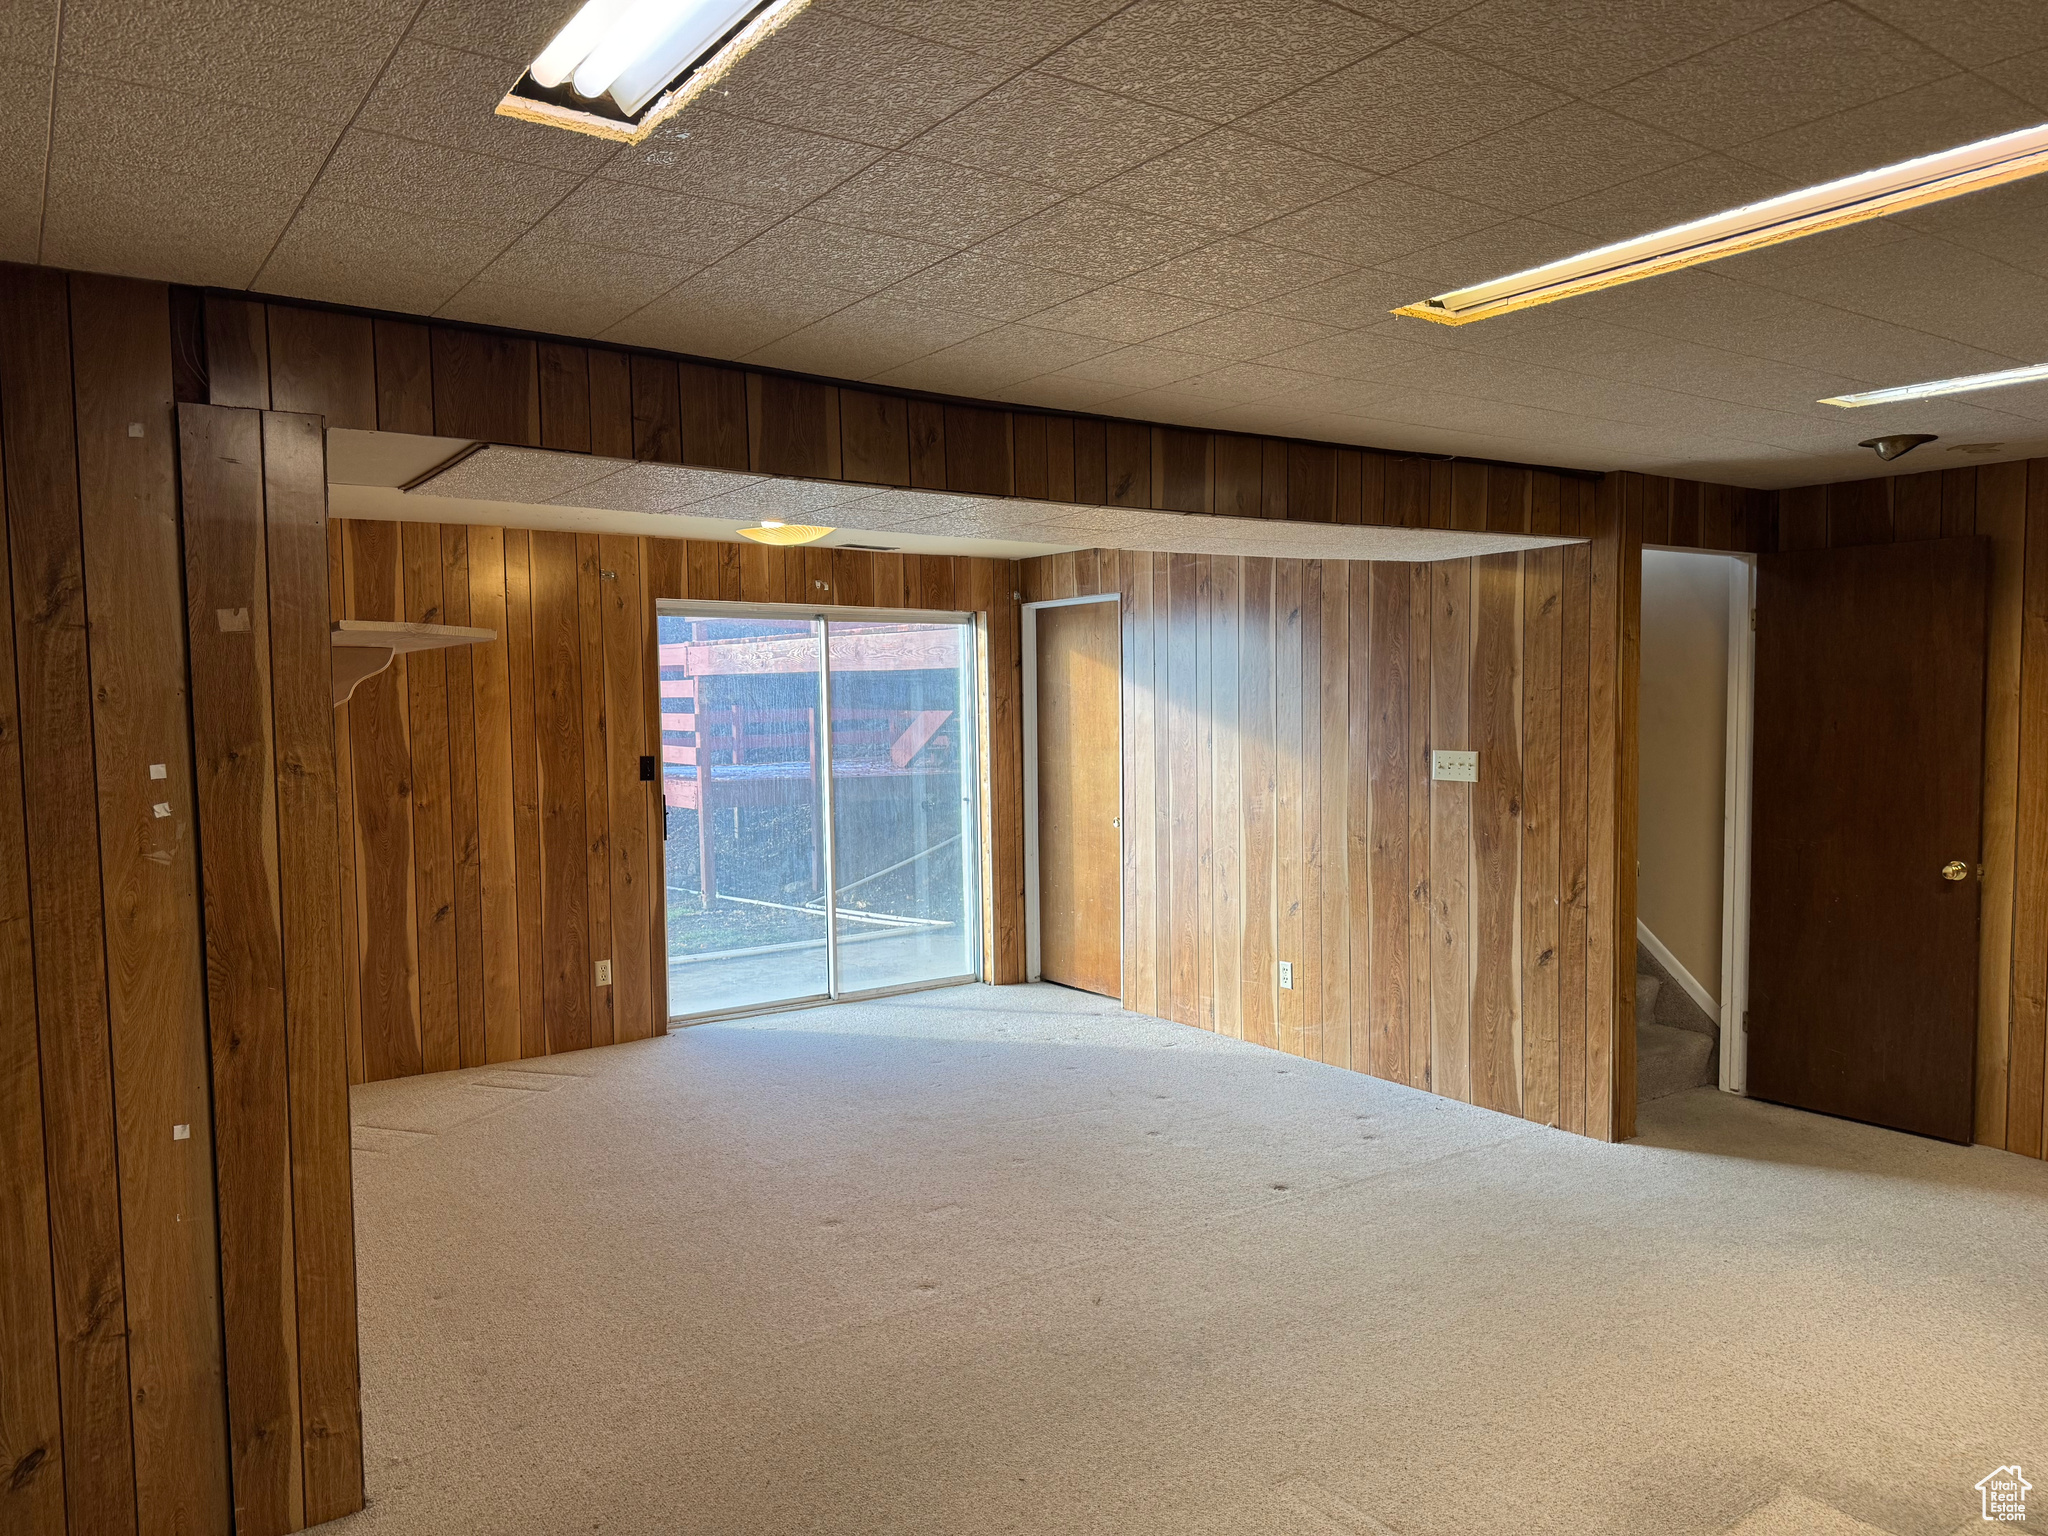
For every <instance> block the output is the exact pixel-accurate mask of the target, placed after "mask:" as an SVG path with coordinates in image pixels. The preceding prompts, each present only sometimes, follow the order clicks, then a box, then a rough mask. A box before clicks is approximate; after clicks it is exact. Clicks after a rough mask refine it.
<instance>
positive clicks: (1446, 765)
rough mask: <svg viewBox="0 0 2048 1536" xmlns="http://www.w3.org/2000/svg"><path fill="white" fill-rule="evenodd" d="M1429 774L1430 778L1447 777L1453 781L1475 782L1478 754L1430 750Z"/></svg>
mask: <svg viewBox="0 0 2048 1536" xmlns="http://www.w3.org/2000/svg"><path fill="white" fill-rule="evenodd" d="M1429 776H1430V777H1431V778H1432V779H1449V780H1451V781H1452V782H1453V783H1460V784H1477V783H1478V782H1479V754H1478V753H1477V752H1432V753H1430V754H1429Z"/></svg>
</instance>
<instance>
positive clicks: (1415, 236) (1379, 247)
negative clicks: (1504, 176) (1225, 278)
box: [1251, 178, 1506, 265]
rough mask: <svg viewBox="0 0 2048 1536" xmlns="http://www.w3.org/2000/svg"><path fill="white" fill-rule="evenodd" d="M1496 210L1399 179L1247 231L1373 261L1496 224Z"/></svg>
mask: <svg viewBox="0 0 2048 1536" xmlns="http://www.w3.org/2000/svg"><path fill="white" fill-rule="evenodd" d="M1505 217H1506V215H1504V214H1502V213H1501V212H1500V211H1499V210H1498V209H1495V208H1488V207H1484V206H1482V205H1481V204H1479V203H1471V202H1466V201H1464V200H1463V199H1460V198H1456V197H1449V196H1446V195H1445V194H1444V193H1442V192H1437V191H1432V190H1431V189H1429V188H1427V187H1417V186H1411V185H1409V184H1408V183H1407V182H1406V181H1405V180H1395V179H1384V178H1383V179H1381V180H1379V181H1373V182H1368V183H1367V184H1366V185H1365V186H1362V187H1354V188H1353V189H1352V190H1350V191H1348V192H1343V193H1340V194H1338V195H1337V196H1335V197H1332V198H1329V199H1327V200H1326V201H1324V202H1320V203H1317V204H1316V205H1315V206H1314V207H1312V208H1303V209H1302V210H1300V211H1299V212H1298V213H1291V214H1289V215H1288V216H1287V217H1286V218H1284V219H1275V220H1274V221H1273V222H1272V223H1270V224H1265V225H1261V226H1260V227H1259V228H1258V229H1255V230H1253V231H1252V232H1251V233H1252V238H1253V239H1254V240H1261V241H1264V242H1266V243H1268V244H1270V245H1283V246H1286V247H1287V248H1288V249H1290V250H1296V251H1309V252H1312V253H1313V254H1315V255H1318V256H1327V257H1329V258H1331V259H1332V260H1334V261H1341V262H1344V263H1346V264H1347V265H1351V264H1357V265H1373V264H1376V263H1378V262H1382V261H1385V260H1387V259H1388V258H1389V257H1392V256H1400V255H1404V254H1406V253H1407V252H1409V251H1415V250H1420V249H1422V247H1424V246H1427V245H1435V244H1437V243H1439V242H1441V241H1444V240H1449V239H1451V238H1453V237H1455V236H1457V235H1463V234H1469V233H1471V232H1472V231H1473V230H1475V229H1484V228H1486V227H1487V226H1488V225H1489V224H1498V223H1500V222H1501V221H1502V220H1503V219H1504V218H1505Z"/></svg>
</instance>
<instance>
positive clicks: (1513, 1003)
mask: <svg viewBox="0 0 2048 1536" xmlns="http://www.w3.org/2000/svg"><path fill="white" fill-rule="evenodd" d="M1499 478H1501V476H1500V475H1499V473H1498V472H1495V479H1496V480H1498V479H1499ZM1521 562H1522V557H1521V556H1520V555H1485V556H1481V557H1480V558H1479V559H1477V560H1474V561H1473V562H1472V571H1473V573H1472V699H1471V726H1470V729H1471V740H1472V745H1473V746H1474V747H1476V748H1477V749H1478V751H1479V764H1480V774H1479V783H1478V785H1477V786H1476V788H1475V790H1474V792H1473V794H1472V911H1473V926H1472V965H1473V987H1472V1042H1471V1049H1472V1054H1471V1074H1472V1102H1473V1103H1475V1104H1484V1105H1485V1106H1486V1107H1487V1108H1489V1109H1498V1110H1502V1111H1505V1112H1507V1113H1510V1114H1519V1113H1520V1112H1521V1109H1522V1071H1521V1026H1522V1015H1521V1006H1520V1004H1521V999H1520V996H1519V993H1520V990H1521V987H1520V983H1521V971H1520V967H1519V965H1518V963H1517V949H1518V945H1517V938H1518V934H1517V924H1518V922H1519V920H1520V917H1521V911H1520V900H1519V895H1518V892H1519V889H1520V886H1521V857H1522V810H1521V807H1522V800H1523V789H1522V753H1521V665H1520V661H1521V642H1522V633H1521V611H1520V604H1521V587H1522V582H1521Z"/></svg>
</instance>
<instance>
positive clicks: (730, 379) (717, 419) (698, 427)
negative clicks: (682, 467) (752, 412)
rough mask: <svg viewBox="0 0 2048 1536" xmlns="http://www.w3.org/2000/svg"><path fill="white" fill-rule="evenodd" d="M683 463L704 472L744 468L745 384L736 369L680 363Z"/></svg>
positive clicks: (745, 428)
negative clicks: (696, 466)
mask: <svg viewBox="0 0 2048 1536" xmlns="http://www.w3.org/2000/svg"><path fill="white" fill-rule="evenodd" d="M676 373H677V379H678V381H679V383H680V385H681V388H682V412H683V462H684V463H685V464H701V465H703V466H704V467H705V468H707V469H745V468H746V467H747V455H748V447H747V444H748V431H747V381H746V375H745V374H743V373H741V372H740V370H739V369H737V368H719V367H715V366H713V365H711V364H709V363H681V364H678V365H677V369H676Z"/></svg>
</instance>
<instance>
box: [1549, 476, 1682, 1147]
mask: <svg viewBox="0 0 2048 1536" xmlns="http://www.w3.org/2000/svg"><path fill="white" fill-rule="evenodd" d="M1545 479H1548V483H1547V484H1545V480H1544V479H1539V481H1538V483H1537V486H1536V495H1537V506H1536V509H1535V514H1534V516H1532V518H1531V523H1532V530H1533V531H1541V532H1549V533H1555V532H1556V531H1557V504H1556V498H1557V494H1558V488H1557V484H1556V481H1555V479H1554V478H1550V477H1545ZM1546 497H1548V504H1547V506H1546V505H1545V498H1546ZM1692 506H1693V510H1694V511H1695V512H1697V507H1698V503H1697V500H1696V499H1694V500H1693V502H1692ZM1538 525H1544V526H1538ZM1694 527H1695V530H1696V529H1697V523H1695V524H1694ZM1522 566H1523V581H1524V583H1525V587H1524V592H1523V603H1522V792H1521V797H1520V801H1519V804H1520V806H1521V813H1522V869H1521V879H1520V882H1519V884H1520V887H1521V901H1522V917H1521V935H1520V937H1521V945H1520V948H1521V965H1522V1061H1521V1086H1522V1113H1523V1115H1524V1116H1526V1117H1527V1118H1528V1119H1531V1120H1535V1121H1537V1122H1539V1123H1541V1124H1543V1125H1556V1124H1557V1123H1558V1120H1559V1113H1560V1111H1559V1107H1558V1103H1559V1092H1560V1088H1559V1068H1558V1008H1559V1002H1558V998H1559V988H1558V977H1559V974H1560V972H1559V964H1558V962H1559V959H1560V954H1561V951H1560V945H1561V937H1560V934H1559V915H1560V914H1559V900H1558V878H1557V872H1558V837H1559V829H1560V826H1561V823H1562V811H1563V791H1562V771H1561V761H1560V757H1561V747H1560V741H1561V737H1562V733H1563V729H1564V723H1563V714H1562V710H1563V687H1564V667H1563V657H1562V648H1563V642H1564V634H1563V608H1564V552H1563V551H1562V550H1557V549H1547V550H1531V551H1530V552H1529V553H1527V554H1525V555H1523V556H1522Z"/></svg>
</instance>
